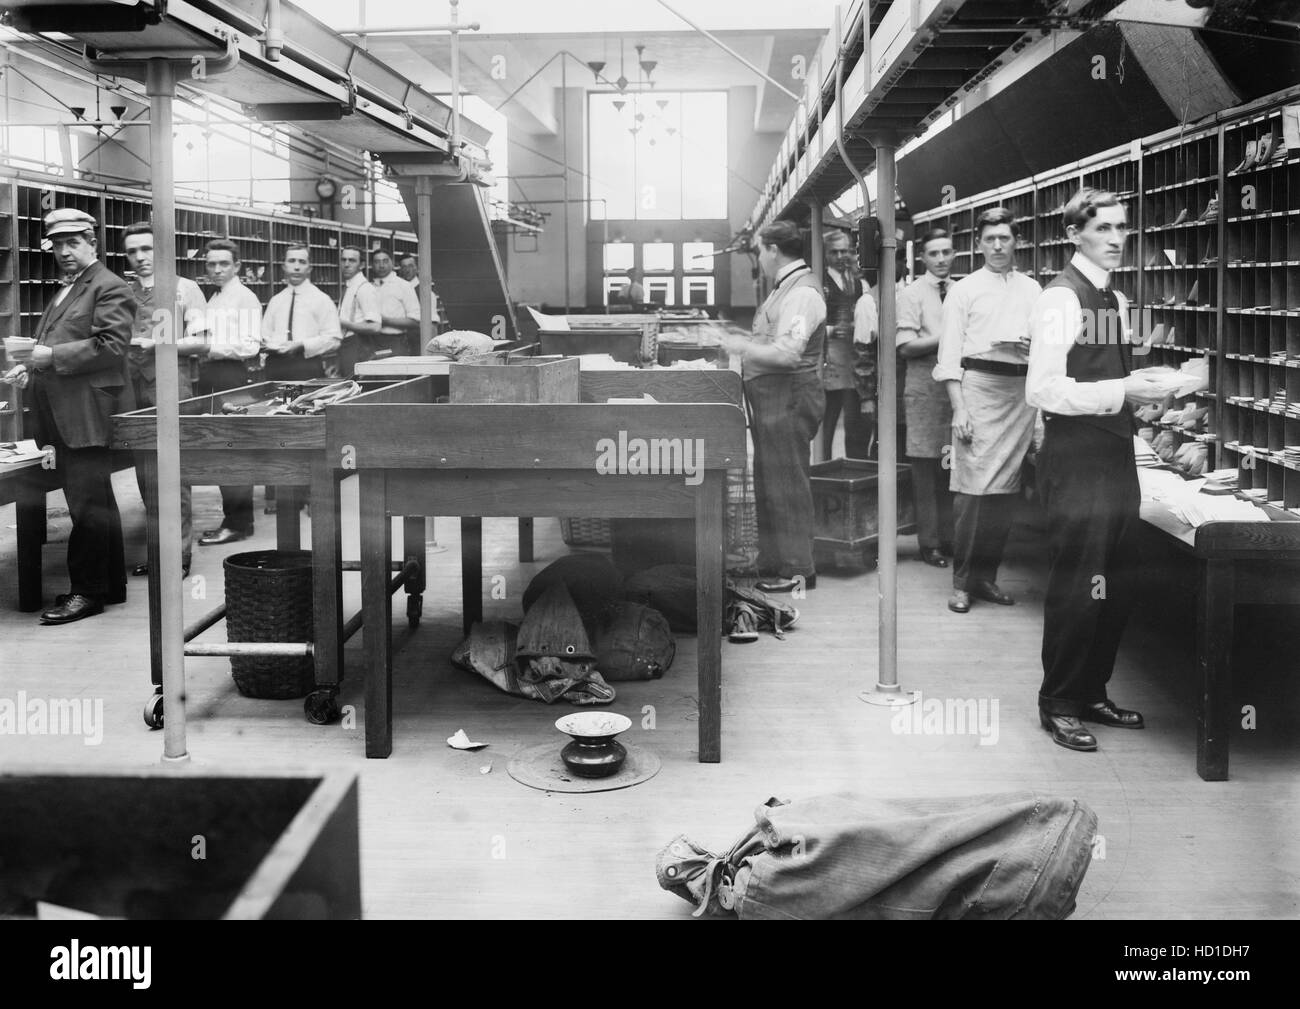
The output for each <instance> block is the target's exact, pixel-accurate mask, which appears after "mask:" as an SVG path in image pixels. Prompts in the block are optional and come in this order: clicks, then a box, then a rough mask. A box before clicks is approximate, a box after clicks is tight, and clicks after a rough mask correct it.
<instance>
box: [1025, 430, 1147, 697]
mask: <svg viewBox="0 0 1300 1009" xmlns="http://www.w3.org/2000/svg"><path fill="white" fill-rule="evenodd" d="M1038 487H1039V491H1040V493H1041V494H1042V499H1043V504H1044V506H1045V507H1046V509H1047V535H1048V555H1047V556H1048V573H1047V599H1046V600H1045V602H1044V604H1043V685H1042V687H1041V689H1040V690H1039V694H1038V698H1039V703H1040V704H1041V705H1042V706H1043V708H1044V709H1046V710H1047V711H1049V712H1051V713H1053V714H1057V715H1076V716H1077V715H1078V714H1079V713H1080V709H1082V708H1083V707H1085V706H1086V705H1089V704H1094V703H1096V702H1098V701H1104V700H1105V699H1106V684H1107V683H1109V682H1110V677H1111V673H1112V672H1113V671H1114V668H1115V656H1116V654H1117V653H1118V651H1119V640H1120V636H1121V635H1122V634H1123V632H1124V625H1125V623H1127V621H1128V615H1129V613H1130V611H1131V610H1132V607H1133V603H1134V601H1135V599H1136V597H1137V594H1138V592H1137V586H1136V584H1135V582H1136V578H1137V575H1138V572H1139V571H1140V564H1139V561H1138V556H1137V547H1136V542H1135V540H1136V531H1137V524H1138V507H1139V505H1140V503H1141V498H1142V495H1141V491H1140V490H1139V488H1138V478H1137V467H1136V465H1135V463H1134V461H1133V443H1132V441H1131V440H1130V439H1128V438H1118V437H1116V436H1115V435H1114V434H1111V433H1109V432H1107V431H1103V430H1101V429H1099V428H1096V427H1093V426H1092V425H1090V424H1087V423H1084V422H1081V421H1078V420H1075V419H1073V418H1061V417H1053V418H1051V419H1050V420H1048V421H1047V435H1046V438H1045V440H1044V442H1043V448H1042V451H1041V452H1040V453H1039V456H1038Z"/></svg>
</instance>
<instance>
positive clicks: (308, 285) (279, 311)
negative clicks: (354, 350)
mask: <svg viewBox="0 0 1300 1009" xmlns="http://www.w3.org/2000/svg"><path fill="white" fill-rule="evenodd" d="M291 307H292V309H293V313H292V314H293V332H290V331H289V315H290V308H291ZM342 342H343V333H342V331H341V330H340V329H339V310H338V309H337V308H335V307H334V302H333V301H332V300H331V299H330V296H329V295H328V294H326V293H325V292H324V291H322V290H321V289H320V288H319V287H317V286H316V285H315V284H313V283H312V282H311V281H310V280H304V281H303V282H302V283H301V284H299V285H298V286H297V287H294V286H293V285H292V284H289V285H286V286H285V287H284V289H283V290H281V291H280V292H279V293H278V294H277V295H276V296H275V297H274V298H272V299H271V302H270V304H268V305H267V306H266V315H265V316H264V317H263V318H262V345H263V346H264V347H283V346H284V345H285V344H287V343H301V344H302V347H303V353H302V356H303V357H309V358H310V357H320V356H321V355H322V354H332V353H334V352H335V351H337V350H338V349H339V344H341V343H342Z"/></svg>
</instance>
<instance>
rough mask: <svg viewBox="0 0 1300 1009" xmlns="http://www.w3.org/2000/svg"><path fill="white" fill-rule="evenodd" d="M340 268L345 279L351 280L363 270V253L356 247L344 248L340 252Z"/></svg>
mask: <svg viewBox="0 0 1300 1009" xmlns="http://www.w3.org/2000/svg"><path fill="white" fill-rule="evenodd" d="M339 269H340V270H341V271H342V273H343V279H344V281H348V280H351V279H352V278H353V277H355V276H356V275H357V274H358V273H360V272H361V253H359V252H358V251H357V250H356V249H344V250H343V251H342V252H340V253H339Z"/></svg>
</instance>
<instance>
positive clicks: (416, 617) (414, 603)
mask: <svg viewBox="0 0 1300 1009" xmlns="http://www.w3.org/2000/svg"><path fill="white" fill-rule="evenodd" d="M423 611H424V596H423V595H422V594H420V593H413V594H412V595H409V596H407V597H406V623H407V626H408V627H410V628H411V630H415V629H416V628H417V627H419V626H420V614H421V613H422V612H423Z"/></svg>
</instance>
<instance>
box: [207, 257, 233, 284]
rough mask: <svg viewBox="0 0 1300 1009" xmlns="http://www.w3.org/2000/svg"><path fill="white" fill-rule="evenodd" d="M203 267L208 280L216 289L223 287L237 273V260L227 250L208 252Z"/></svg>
mask: <svg viewBox="0 0 1300 1009" xmlns="http://www.w3.org/2000/svg"><path fill="white" fill-rule="evenodd" d="M204 265H205V266H206V267H207V270H208V277H209V279H211V281H212V282H213V283H214V284H216V285H217V286H218V287H225V286H226V284H228V283H230V281H231V280H232V279H234V276H235V274H236V273H237V272H238V271H239V260H238V259H236V258H235V257H234V256H233V255H232V254H231V253H230V250H229V249H217V250H215V251H213V252H209V253H208V255H207V259H206V261H205V263H204Z"/></svg>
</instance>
